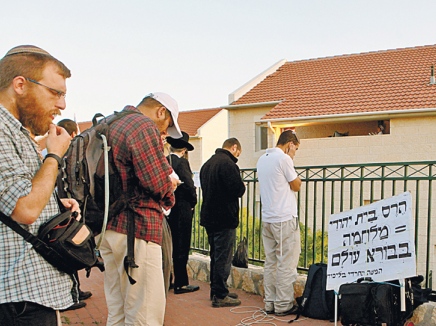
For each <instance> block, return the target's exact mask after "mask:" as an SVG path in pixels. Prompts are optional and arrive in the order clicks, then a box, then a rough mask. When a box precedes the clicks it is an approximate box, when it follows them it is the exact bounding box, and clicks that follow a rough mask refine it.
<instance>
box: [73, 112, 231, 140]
mask: <svg viewBox="0 0 436 326" xmlns="http://www.w3.org/2000/svg"><path fill="white" fill-rule="evenodd" d="M221 110H223V109H202V110H192V111H180V113H179V119H178V121H179V126H180V128H181V129H182V130H183V131H184V132H186V133H188V135H189V136H191V137H193V136H196V135H197V130H198V129H199V128H200V127H201V126H202V125H204V124H205V123H206V122H207V121H209V120H210V119H212V118H213V117H214V116H215V115H216V114H217V113H218V112H220V111H221ZM91 126H92V122H91V121H85V122H79V129H80V131H84V130H86V129H88V128H90V127H91Z"/></svg>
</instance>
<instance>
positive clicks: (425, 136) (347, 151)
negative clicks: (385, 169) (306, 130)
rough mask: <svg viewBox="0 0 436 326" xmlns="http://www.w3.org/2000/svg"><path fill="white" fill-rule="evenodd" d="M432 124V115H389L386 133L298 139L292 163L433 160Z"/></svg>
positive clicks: (435, 133)
mask: <svg viewBox="0 0 436 326" xmlns="http://www.w3.org/2000/svg"><path fill="white" fill-rule="evenodd" d="M435 126H436V117H423V118H393V119H391V120H390V134H385V135H375V136H369V135H368V136H348V137H334V138H333V137H327V138H313V139H302V140H301V146H300V148H299V150H298V153H297V156H296V157H295V164H296V165H299V166H308V165H330V164H353V163H371V162H374V163H381V162H409V161H423V160H424V161H427V160H429V161H430V160H434V159H435V158H436V143H435V137H436V128H435ZM297 133H298V128H297Z"/></svg>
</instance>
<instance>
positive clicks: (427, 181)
mask: <svg viewBox="0 0 436 326" xmlns="http://www.w3.org/2000/svg"><path fill="white" fill-rule="evenodd" d="M296 170H297V172H298V174H299V176H300V178H301V180H302V186H301V189H300V191H299V193H298V197H297V198H298V199H297V203H298V216H299V218H300V226H301V242H302V246H301V249H302V253H301V256H300V261H299V269H300V270H307V269H308V267H309V266H310V265H311V264H312V263H314V262H319V261H324V262H326V261H327V251H328V247H327V246H328V232H327V231H328V222H329V218H330V215H332V214H336V213H339V212H342V211H347V210H350V209H353V208H356V207H359V206H363V205H367V204H370V203H372V202H374V201H377V200H381V199H384V198H389V197H391V196H394V195H398V194H400V193H402V192H405V191H410V193H411V194H412V198H413V199H412V205H413V208H412V212H413V213H412V214H413V220H414V223H415V252H416V264H417V272H418V274H422V275H424V276H425V280H426V286H428V287H432V271H433V269H434V268H435V264H436V261H435V260H436V259H435V257H434V246H435V242H436V241H435V240H436V233H435V232H433V233H432V232H431V224H432V218H434V215H435V211H434V210H433V207H436V197H435V196H434V195H433V193H434V192H435V190H436V189H435V187H436V185H435V182H433V180H435V178H436V161H425V162H401V163H371V164H350V165H329V166H305V167H297V168H296ZM241 176H242V179H243V181H244V182H245V184H246V186H247V190H246V192H245V195H244V196H243V197H242V198H241V200H240V225H239V227H238V229H237V236H238V238H242V237H246V238H247V239H248V247H249V252H248V254H249V260H250V262H251V263H253V264H258V265H262V264H263V262H264V251H263V245H262V237H261V221H262V214H261V203H260V196H259V191H258V180H257V175H256V169H243V170H241ZM201 202H202V197H201V189H199V191H198V203H199V204H198V205H197V207H196V209H195V214H194V223H193V231H192V232H193V233H192V245H191V249H192V250H193V251H198V252H201V253H205V254H208V252H209V244H208V241H207V234H206V231H205V230H204V228H203V227H201V226H200V209H201Z"/></svg>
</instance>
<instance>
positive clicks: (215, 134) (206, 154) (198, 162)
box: [189, 110, 229, 172]
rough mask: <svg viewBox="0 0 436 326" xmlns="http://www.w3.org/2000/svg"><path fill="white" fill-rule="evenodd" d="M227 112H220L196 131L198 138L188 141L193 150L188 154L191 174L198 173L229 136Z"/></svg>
mask: <svg viewBox="0 0 436 326" xmlns="http://www.w3.org/2000/svg"><path fill="white" fill-rule="evenodd" d="M228 135H229V121H228V111H227V110H221V111H220V112H219V113H217V114H216V115H215V116H214V117H213V118H212V119H210V120H209V121H208V122H206V123H205V124H204V125H203V126H201V128H200V129H199V130H198V137H193V138H191V139H190V142H191V144H192V145H193V146H194V148H195V149H194V150H193V151H192V152H190V153H189V162H190V164H191V169H192V171H193V172H198V171H200V168H201V166H202V165H203V163H204V162H206V161H207V160H208V159H209V158H210V157H211V156H212V155H213V154H214V153H215V149H217V148H219V147H221V146H222V144H223V142H224V140H226V139H227V138H228V137H229V136H228Z"/></svg>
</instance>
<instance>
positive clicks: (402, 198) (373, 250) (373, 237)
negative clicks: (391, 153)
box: [327, 192, 416, 291]
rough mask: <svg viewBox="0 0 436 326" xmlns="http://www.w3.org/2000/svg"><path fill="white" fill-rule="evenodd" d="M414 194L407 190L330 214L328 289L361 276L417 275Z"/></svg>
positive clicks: (392, 277)
mask: <svg viewBox="0 0 436 326" xmlns="http://www.w3.org/2000/svg"><path fill="white" fill-rule="evenodd" d="M414 238H415V233H414V223H413V219H412V196H411V194H410V192H404V193H402V194H400V195H398V196H394V197H391V198H388V199H383V200H380V201H377V202H374V203H372V204H370V205H366V206H362V207H359V208H355V209H352V210H350V211H347V212H342V213H338V214H334V215H331V217H330V222H329V234H328V264H327V289H328V290H336V291H338V290H339V287H340V285H341V284H344V283H351V282H355V281H356V280H357V279H359V278H361V277H370V278H371V279H372V280H373V281H376V282H383V281H389V280H396V279H401V278H406V277H412V276H415V275H416V261H415V239H414Z"/></svg>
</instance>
